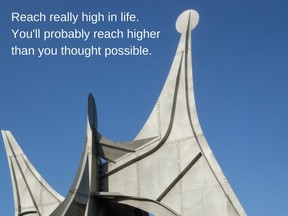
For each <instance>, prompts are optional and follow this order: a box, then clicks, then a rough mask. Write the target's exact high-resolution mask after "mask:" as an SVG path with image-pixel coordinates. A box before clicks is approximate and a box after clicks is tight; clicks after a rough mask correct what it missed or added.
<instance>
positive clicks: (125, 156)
mask: <svg viewBox="0 0 288 216" xmlns="http://www.w3.org/2000/svg"><path fill="white" fill-rule="evenodd" d="M198 21H199V15H198V13H197V12H196V11H194V10H187V11H185V12H183V13H182V14H181V15H180V16H179V18H178V20H177V22H176V28H177V30H178V32H179V33H180V34H181V37H180V41H179V45H178V48H177V51H176V54H175V57H174V60H173V63H172V66H171V69H170V72H169V74H168V77H167V80H166V82H165V84H164V87H163V89H162V92H161V94H160V96H159V98H158V100H157V102H156V104H155V107H154V109H153V110H152V112H151V115H150V117H149V118H148V120H147V121H146V123H145V124H144V126H143V128H142V130H141V131H140V132H139V133H138V135H137V136H136V137H135V139H134V140H133V141H131V142H125V143H121V142H114V141H111V140H109V139H107V138H105V137H103V136H102V135H101V134H100V133H99V132H98V130H97V113H96V107H95V102H94V98H93V96H92V95H91V94H90V95H89V98H88V115H87V134H86V142H85V145H84V150H83V154H82V159H81V161H80V164H79V168H78V171H77V174H76V177H75V179H74V182H73V184H72V186H71V189H70V190H69V192H68V194H67V196H66V198H64V197H62V196H61V195H59V194H58V193H57V192H56V191H54V190H53V189H52V188H51V187H50V186H49V185H48V183H46V182H45V180H44V179H43V178H42V177H41V175H40V174H39V173H38V172H37V170H36V169H35V168H34V167H33V166H32V164H31V163H30V162H29V160H28V159H27V157H26V156H25V154H24V152H23V151H22V150H21V148H20V147H19V145H18V144H17V142H16V140H15V139H14V137H13V135H12V134H11V132H9V131H2V136H3V139H4V143H5V147H6V152H7V156H8V161H9V166H10V171H11V177H12V182H13V192H14V202H15V216H19V215H28V216H40V215H41V216H64V215H65V216H68V215H74V216H96V215H98V216H114V215H117V216H133V215H134V216H146V215H148V213H147V212H150V213H153V214H154V215H157V216H176V215H179V216H180V215H181V216H199V215H202V216H236V215H238V216H245V215H246V213H245V211H244V209H243V208H242V206H241V204H240V202H239V201H238V199H237V197H236V195H235V194H234V192H233V190H232V188H231V187H230V185H229V183H228V181H227V179H226V178H225V176H224V174H223V172H222V170H221V168H220V166H219V164H218V163H217V161H216V159H215V158H214V156H213V153H212V151H211V149H210V147H209V145H208V143H207V141H206V139H205V136H204V134H203V132H202V129H201V127H200V124H199V120H198V116H197V112H196V105H195V100H194V90H193V77H192V51H191V39H192V37H191V32H192V30H193V29H194V28H195V27H196V26H197V24H198ZM101 158H102V159H105V160H106V161H107V162H103V160H101Z"/></svg>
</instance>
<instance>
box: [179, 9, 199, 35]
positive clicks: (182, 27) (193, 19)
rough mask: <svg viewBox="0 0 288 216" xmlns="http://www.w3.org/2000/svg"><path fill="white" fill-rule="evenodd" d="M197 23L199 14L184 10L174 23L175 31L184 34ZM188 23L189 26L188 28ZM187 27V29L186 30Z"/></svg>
mask: <svg viewBox="0 0 288 216" xmlns="http://www.w3.org/2000/svg"><path fill="white" fill-rule="evenodd" d="M198 22H199V14H198V13H197V11H195V10H186V11H184V12H183V13H181V14H180V16H179V17H178V19H177V21H176V29H177V31H178V32H180V33H181V34H182V33H185V32H186V31H192V30H193V29H194V28H195V27H196V26H197V24H198ZM188 23H189V26H188ZM187 26H188V28H187Z"/></svg>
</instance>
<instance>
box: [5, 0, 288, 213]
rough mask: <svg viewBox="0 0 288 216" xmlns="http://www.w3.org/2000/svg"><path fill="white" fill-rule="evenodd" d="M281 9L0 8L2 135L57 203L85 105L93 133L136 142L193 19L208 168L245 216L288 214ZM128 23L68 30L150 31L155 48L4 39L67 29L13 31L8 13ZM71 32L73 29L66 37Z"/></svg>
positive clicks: (74, 160)
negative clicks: (57, 52)
mask: <svg viewBox="0 0 288 216" xmlns="http://www.w3.org/2000/svg"><path fill="white" fill-rule="evenodd" d="M287 8H288V2H287V1H286V0H276V1H275V0H274V1H272V0H265V1H260V0H255V1H248V0H243V1H236V0H230V1H228V0H222V1H214V0H202V1H197V0H191V1H179V0H177V1H176V0H171V1H169V2H167V1H164V0H159V1H152V0H146V1H135V0H134V1H133V0H122V1H119V0H117V1H116V0H107V1H97V0H96V1H91V0H83V1H76V0H69V1H68V0H62V1H56V0H52V1H47V0H46V1H35V0H27V1H20V0H11V1H7V2H4V1H3V0H2V1H1V15H0V16H1V18H0V20H1V28H2V29H1V32H0V38H1V43H0V58H1V61H0V65H1V70H0V75H1V76H0V77H1V78H0V98H1V102H0V129H5V130H11V131H12V133H13V134H14V136H15V137H16V139H17V141H18V142H19V144H20V145H21V147H22V149H23V150H24V152H25V153H26V155H27V156H28V158H29V159H30V161H31V162H32V163H33V165H34V166H35V167H36V169H37V170H38V171H39V172H40V173H41V174H42V176H43V177H44V178H45V179H46V180H47V182H48V183H49V184H50V185H51V186H52V187H54V188H55V189H56V190H57V191H58V192H60V193H61V194H62V195H66V193H67V191H68V190H69V188H70V185H71V183H72V181H73V179H74V176H75V174H76V170H77V167H78V163H79V160H80V156H81V152H82V148H83V143H84V138H85V130H86V110H87V108H86V101H87V96H88V93H89V92H92V93H93V94H94V96H95V100H96V105H97V111H98V128H99V131H100V132H101V133H102V134H104V135H105V136H106V137H109V138H110V139H113V140H118V141H124V140H130V139H133V138H134V136H135V135H136V134H137V133H138V131H139V130H140V129H141V127H142V125H143V124H144V123H145V121H146V118H147V117H148V115H149V114H150V112H151V110H152V108H153V106H154V103H155V101H156V99H157V97H158V95H159V93H160V91H161V88H162V85H163V83H164V81H165V79H166V76H167V73H168V71H169V68H170V64H171V63H172V60H173V57H174V54H175V51H176V47H177V44H178V40H179V36H180V35H179V33H178V32H177V31H176V29H175V27H174V26H175V22H176V19H177V17H178V15H180V13H181V12H182V11H184V10H187V9H195V10H197V11H198V13H199V14H200V22H199V24H198V26H197V27H196V29H195V30H194V31H193V42H192V43H193V45H192V48H193V49H192V50H193V71H194V74H193V76H194V88H195V96H196V105H197V111H198V115H199V119H200V123H201V126H202V129H203V131H204V134H205V136H206V138H207V140H208V143H209V145H210V147H211V148H212V151H213V152H214V155H215V157H216V159H217V160H218V162H219V164H220V166H221V168H222V169H223V172H224V174H225V175H226V177H227V179H228V180H229V182H230V184H231V186H232V188H233V189H234V191H235V193H236V195H237V197H238V199H239V200H240V202H241V203H242V205H243V207H244V208H245V210H246V212H247V214H248V215H255V216H259V215H261V216H266V215H267V216H271V215H277V216H282V215H283V216H284V215H287V212H288V199H287V193H288V184H287V178H288V171H287V165H288V157H287V154H288V147H287V146H288V142H287V122H288V100H287V93H288V85H287V84H288V61H287V59H288V58H287V57H288V13H287ZM12 11H19V12H23V13H35V12H39V11H42V12H44V13H64V12H67V11H72V12H74V13H80V12H82V11H83V12H89V11H91V12H94V11H97V12H98V11H100V12H103V13H104V12H115V13H119V12H121V11H126V12H128V11H129V12H131V13H135V14H136V15H137V17H138V19H139V22H137V23H119V22H117V23H109V25H108V24H107V23H105V24H99V25H94V26H93V25H89V24H85V25H84V24H76V25H75V27H79V28H80V27H81V28H82V27H83V28H87V29H91V30H92V29H93V30H95V28H98V29H99V30H101V29H114V28H120V29H126V28H133V29H134V28H136V29H143V28H146V29H150V30H158V31H161V35H160V38H159V39H154V40H151V39H150V40H148V39H147V40H143V41H142V42H136V41H135V40H123V39H122V40H120V39H119V40H115V39H114V40H112V39H111V40H99V41H93V40H91V41H88V42H86V43H85V42H82V41H75V40H70V41H67V40H53V41H50V42H46V43H44V42H41V41H36V40H15V39H12V33H11V29H12V28H23V29H26V28H28V29H29V28H69V27H71V26H69V25H67V24H57V25H56V24H49V23H48V24H47V23H46V24H23V23H22V24H19V23H18V24H17V23H12V22H11V21H10V19H11V12H12ZM73 28H74V27H73ZM15 44H18V45H19V46H23V47H24V46H47V47H60V46H63V45H65V44H68V45H71V46H79V47H83V46H89V45H91V44H97V45H100V46H129V45H143V46H146V47H149V49H150V51H151V53H152V55H149V56H143V57H139V56H138V57H135V56H125V57H124V56H117V57H111V58H104V57H101V56H98V57H91V58H89V59H86V58H83V57H67V56H66V57H64V56H57V57H55V56H54V57H52V56H50V57H45V58H41V59H39V58H37V57H35V56H30V57H28V56H11V54H10V49H11V47H12V46H14V45H15ZM0 143H1V146H0V179H1V184H0V209H1V215H4V216H6V215H7V216H10V215H13V196H12V186H11V182H10V173H9V169H8V163H7V159H6V154H5V149H4V145H3V141H0Z"/></svg>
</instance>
